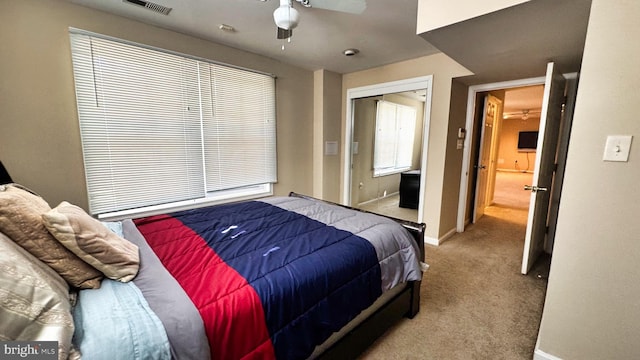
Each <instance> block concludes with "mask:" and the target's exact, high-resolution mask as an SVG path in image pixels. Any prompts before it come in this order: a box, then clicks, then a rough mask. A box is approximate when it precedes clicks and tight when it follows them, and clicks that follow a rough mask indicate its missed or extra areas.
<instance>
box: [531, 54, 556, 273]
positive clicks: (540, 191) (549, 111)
mask: <svg viewBox="0 0 640 360" xmlns="http://www.w3.org/2000/svg"><path fill="white" fill-rule="evenodd" d="M564 89H565V78H564V77H563V76H562V74H560V73H559V72H558V70H557V69H556V68H555V66H554V64H553V63H549V64H547V76H546V80H545V88H544V98H543V100H542V113H541V115H540V129H539V132H538V144H537V149H536V151H537V154H536V161H535V165H534V169H533V180H532V184H531V185H527V186H525V190H528V191H531V201H530V202H529V215H528V219H527V231H526V234H525V239H524V252H523V256H522V273H523V274H527V273H528V272H529V270H530V269H531V267H532V266H533V264H534V262H535V261H536V259H538V256H540V254H541V253H542V251H543V249H544V240H545V236H546V234H547V217H548V216H547V215H548V213H549V198H550V194H551V186H552V183H553V175H554V171H555V161H556V152H557V146H558V136H559V131H560V120H561V119H562V104H563V102H564Z"/></svg>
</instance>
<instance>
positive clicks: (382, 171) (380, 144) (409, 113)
mask: <svg viewBox="0 0 640 360" xmlns="http://www.w3.org/2000/svg"><path fill="white" fill-rule="evenodd" d="M415 130H416V109H415V108H413V107H410V106H405V105H400V104H395V103H392V102H389V101H378V104H377V109H376V132H375V141H374V154H373V175H374V176H382V175H388V174H393V173H396V172H399V171H404V170H407V169H410V168H411V161H412V159H413V143H414V135H415Z"/></svg>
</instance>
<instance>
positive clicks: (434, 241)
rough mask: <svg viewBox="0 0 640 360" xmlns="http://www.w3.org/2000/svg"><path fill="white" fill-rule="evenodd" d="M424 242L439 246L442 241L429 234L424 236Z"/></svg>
mask: <svg viewBox="0 0 640 360" xmlns="http://www.w3.org/2000/svg"><path fill="white" fill-rule="evenodd" d="M424 243H425V244H427V245H433V246H438V245H440V241H439V240H438V239H436V238H432V237H429V236H425V237H424Z"/></svg>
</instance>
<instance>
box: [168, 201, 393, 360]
mask: <svg viewBox="0 0 640 360" xmlns="http://www.w3.org/2000/svg"><path fill="white" fill-rule="evenodd" d="M173 216H174V217H175V218H177V219H179V220H180V221H181V222H182V223H184V224H185V225H187V226H188V227H189V228H191V229H192V230H194V231H195V232H196V233H198V235H200V236H201V237H202V238H203V239H204V240H205V241H206V242H207V244H208V245H209V246H210V247H211V249H213V250H214V251H215V252H216V253H217V254H218V256H220V257H221V258H222V259H223V260H224V261H225V263H226V264H227V265H228V266H231V267H232V268H234V269H235V270H236V271H237V272H238V273H239V274H241V275H242V276H243V277H244V278H245V279H246V280H247V282H248V283H249V284H251V286H252V287H253V288H254V289H255V291H256V292H257V293H258V295H259V297H260V299H261V301H262V305H263V310H264V313H265V319H266V322H267V324H266V326H267V328H268V330H269V334H271V341H272V343H273V346H274V349H275V353H276V358H278V359H299V358H307V357H308V356H309V355H311V352H312V351H313V349H314V347H315V346H316V345H318V344H321V343H322V342H323V341H324V340H326V339H327V338H328V337H329V336H330V335H331V334H332V333H333V332H335V331H338V330H339V329H340V328H342V327H343V326H344V325H345V324H347V323H348V322H349V321H350V320H351V319H353V318H354V317H355V316H356V315H358V314H359V313H360V312H361V311H362V310H364V309H365V308H367V307H368V306H370V305H371V304H372V303H373V302H374V301H375V300H376V299H377V298H378V297H379V296H380V295H381V293H382V290H381V288H382V286H381V274H380V265H379V263H378V259H377V255H376V251H375V249H374V247H373V246H372V245H371V244H370V243H369V241H367V240H366V239H363V238H361V237H358V236H356V235H354V234H352V233H350V232H347V231H343V230H339V229H336V228H334V227H332V226H327V225H325V224H323V223H321V222H318V221H316V220H313V219H310V218H308V217H306V216H303V215H300V214H297V213H295V212H291V211H287V210H284V209H281V208H279V207H277V206H273V205H270V204H266V203H263V202H260V201H250V202H244V203H237V204H229V205H221V206H215V207H209V208H203V209H195V210H189V211H183V212H180V213H177V214H173Z"/></svg>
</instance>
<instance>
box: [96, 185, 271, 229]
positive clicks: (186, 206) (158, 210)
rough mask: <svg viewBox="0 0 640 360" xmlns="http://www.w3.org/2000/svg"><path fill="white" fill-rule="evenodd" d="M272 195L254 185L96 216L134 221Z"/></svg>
mask: <svg viewBox="0 0 640 360" xmlns="http://www.w3.org/2000/svg"><path fill="white" fill-rule="evenodd" d="M272 195H273V186H272V185H271V184H263V185H256V186H252V187H247V188H242V189H235V190H228V191H224V192H216V193H209V194H207V196H206V197H204V198H199V199H192V200H184V201H178V202H173V203H167V204H161V205H153V206H146V207H143V208H137V209H130V210H122V211H114V212H111V213H105V214H100V215H98V219H100V220H101V221H118V220H124V219H135V218H141V217H146V216H153V215H159V214H166V213H172V212H176V211H183V210H190V209H196V208H201V207H206V206H211V205H217V204H225V203H230V202H235V201H242V200H251V199H258V198H261V197H267V196H272Z"/></svg>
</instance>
